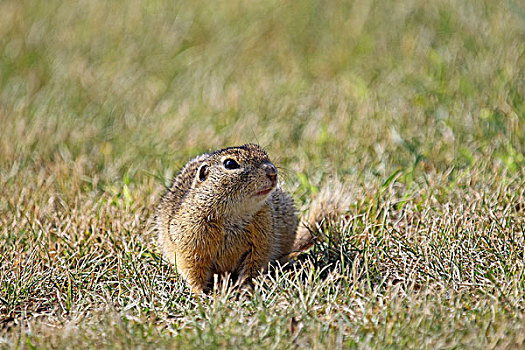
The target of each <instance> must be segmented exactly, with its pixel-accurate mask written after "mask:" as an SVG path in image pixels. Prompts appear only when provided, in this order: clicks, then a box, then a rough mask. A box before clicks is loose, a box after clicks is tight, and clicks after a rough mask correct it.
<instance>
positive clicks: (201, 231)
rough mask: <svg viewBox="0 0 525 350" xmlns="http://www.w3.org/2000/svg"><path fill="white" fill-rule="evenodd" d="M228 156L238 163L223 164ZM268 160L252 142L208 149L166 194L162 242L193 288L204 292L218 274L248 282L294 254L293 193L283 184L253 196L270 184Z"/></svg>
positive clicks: (160, 213)
mask: <svg viewBox="0 0 525 350" xmlns="http://www.w3.org/2000/svg"><path fill="white" fill-rule="evenodd" d="M227 158H230V159H234V160H235V161H236V162H237V163H238V164H239V165H240V168H239V169H234V170H229V169H226V168H225V166H224V164H223V162H224V160H225V159H227ZM268 163H270V159H269V157H268V154H267V153H266V151H265V150H263V149H262V148H261V147H259V146H258V145H255V144H246V145H243V146H239V147H230V148H225V149H221V150H218V151H216V152H213V153H209V154H203V155H200V156H198V157H196V158H194V159H192V160H190V161H189V162H188V163H187V164H186V165H185V166H184V168H183V169H182V170H181V171H180V173H179V174H178V175H177V176H176V177H175V179H174V180H173V183H172V185H171V186H170V187H169V189H168V190H167V191H166V192H165V193H164V195H163V196H162V198H161V200H160V203H159V205H158V209H157V214H156V225H157V229H158V234H159V236H158V239H159V246H160V248H161V249H162V252H163V254H164V256H165V257H166V258H167V259H168V260H169V261H170V262H172V263H174V264H175V265H176V267H177V270H178V272H179V273H180V274H181V275H182V276H183V277H184V278H186V280H187V281H188V283H189V284H190V285H191V287H192V289H193V290H194V291H195V292H202V291H203V290H205V289H206V288H207V287H208V286H209V283H210V281H211V278H212V276H213V274H215V273H218V274H223V273H227V272H229V273H231V274H232V275H234V276H238V277H239V278H240V279H241V280H249V279H250V278H252V277H254V276H255V275H256V274H257V273H259V271H261V270H264V269H265V268H266V267H267V266H268V263H269V262H271V261H275V260H279V261H281V262H284V261H285V260H286V257H287V255H288V254H289V253H290V252H291V250H292V246H293V243H294V240H295V236H296V231H297V215H296V213H295V208H294V204H293V200H292V198H291V197H290V196H289V195H288V194H287V193H286V192H284V191H283V190H281V189H280V188H274V189H273V190H272V192H270V193H269V194H267V195H262V196H261V195H259V196H254V194H255V193H257V192H259V191H261V190H264V189H266V188H269V187H271V186H272V181H271V180H270V179H269V178H268V176H267V175H266V172H265V170H264V164H268ZM202 166H204V168H203V169H204V170H203V173H204V175H205V176H200V175H201V174H200V169H201V167H202Z"/></svg>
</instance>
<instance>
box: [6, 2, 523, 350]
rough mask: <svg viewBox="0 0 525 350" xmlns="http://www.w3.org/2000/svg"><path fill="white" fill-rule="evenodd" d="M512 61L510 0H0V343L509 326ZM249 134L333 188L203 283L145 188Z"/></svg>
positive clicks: (488, 340) (519, 146) (519, 167)
mask: <svg viewBox="0 0 525 350" xmlns="http://www.w3.org/2000/svg"><path fill="white" fill-rule="evenodd" d="M524 74H525V7H524V6H523V5H522V4H521V3H520V2H519V1H514V0H508V1H503V2H497V1H470V0H468V1H459V0H452V1H440V0H438V1H433V2H418V1H402V2H399V1H375V2H372V1H367V0H358V1H353V2H343V1H314V0H298V1H275V0H262V1H256V2H254V1H243V0H233V1H215V2H213V1H212V2H210V1H193V2H182V3H181V2H174V1H160V0H146V1H137V0H132V1H99V0H92V1H80V2H77V1H75V2H73V1H55V0H50V1H37V0H35V1H29V0H28V1H25V0H3V1H0V347H6V348H80V347H81V348H84V347H88V348H150V347H158V348H164V347H175V348H179V347H181V348H186V347H189V348H224V347H248V346H250V347H253V348H296V347H297V348H314V349H325V348H334V347H335V348H341V347H343V348H401V349H405V348H418V349H419V348H482V349H486V348H514V347H518V348H521V347H523V346H524V343H525V337H524V335H523V334H525V309H524V305H525V304H524V303H525V243H524V234H525V184H524V175H525V171H524V170H523V169H524V167H525V75H524ZM246 142H257V143H259V144H261V145H262V146H263V147H265V148H266V149H267V150H268V152H269V154H270V156H271V158H272V159H273V160H274V162H275V163H276V164H277V165H278V167H279V169H280V178H281V183H282V186H283V187H284V188H285V189H287V190H288V191H290V193H291V194H292V195H293V197H294V199H295V201H296V204H297V206H298V209H299V210H300V213H301V215H307V213H308V208H309V206H310V203H311V202H312V201H313V200H314V198H315V197H316V196H317V195H319V194H322V193H324V192H323V191H325V190H326V189H329V188H334V186H335V188H344V191H342V196H343V197H345V200H344V202H345V203H350V204H348V205H347V207H346V210H345V213H344V215H341V216H335V217H331V218H330V219H329V220H327V221H326V222H325V223H324V224H323V225H322V226H321V227H319V228H317V234H318V235H319V237H321V238H320V240H319V242H318V243H317V244H316V246H315V247H314V248H313V249H312V250H311V251H310V252H308V253H305V254H304V255H302V256H300V257H299V259H298V260H297V261H296V262H295V264H294V265H293V266H291V267H287V268H284V269H277V271H274V272H273V273H271V274H269V275H265V276H261V277H260V278H259V279H258V280H257V281H256V285H255V288H254V291H253V292H252V293H246V292H241V291H238V290H236V289H231V288H229V286H228V285H219V286H218V287H217V289H216V290H214V291H213V292H212V293H211V294H210V295H209V296H207V297H205V298H202V299H201V300H197V299H195V298H194V297H193V296H192V295H190V293H189V290H188V288H187V286H186V285H185V284H184V283H183V282H182V281H181V280H179V278H178V276H177V274H176V273H175V271H174V270H173V268H172V267H171V266H169V264H167V263H166V262H164V261H162V260H161V257H160V255H159V253H158V250H157V248H156V245H155V240H154V238H155V234H154V232H152V230H151V225H150V220H151V216H152V213H153V210H154V207H155V202H156V200H157V199H158V197H159V195H160V194H161V193H162V191H163V186H164V185H165V184H166V183H167V182H168V181H169V179H170V177H171V176H173V174H175V173H176V171H177V170H178V169H179V168H180V167H181V166H182V165H184V163H185V162H186V161H187V160H188V159H189V158H191V157H193V156H195V155H196V154H198V153H200V152H204V151H207V150H210V149H217V148H222V147H225V146H231V145H237V144H242V143H246ZM341 185H342V186H341Z"/></svg>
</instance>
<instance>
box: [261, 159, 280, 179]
mask: <svg viewBox="0 0 525 350" xmlns="http://www.w3.org/2000/svg"><path fill="white" fill-rule="evenodd" d="M262 168H263V169H264V172H265V173H266V176H268V178H269V179H270V180H272V182H275V181H276V180H277V168H276V167H275V165H273V164H272V163H269V162H268V163H263V164H262Z"/></svg>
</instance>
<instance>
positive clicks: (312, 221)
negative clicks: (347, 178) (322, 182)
mask: <svg viewBox="0 0 525 350" xmlns="http://www.w3.org/2000/svg"><path fill="white" fill-rule="evenodd" d="M352 200H353V196H352V194H351V192H350V191H348V189H347V188H346V187H345V186H344V185H343V184H341V183H340V182H336V183H334V184H330V185H328V186H326V187H323V188H322V189H321V190H320V191H319V193H318V194H317V195H316V196H315V198H314V199H313V200H312V203H311V204H310V210H309V211H308V213H307V214H306V215H305V216H304V217H303V219H302V220H301V222H300V223H299V226H298V228H297V234H296V237H295V241H294V245H293V248H292V255H293V256H297V255H298V254H300V253H301V252H304V251H306V250H308V249H310V248H311V247H312V246H313V245H314V244H315V241H316V239H317V236H318V235H317V232H319V230H320V229H321V227H322V226H323V224H325V223H328V222H329V221H330V220H336V219H337V218H338V217H341V216H342V215H344V213H345V211H346V210H348V208H349V206H350V204H351V203H352Z"/></svg>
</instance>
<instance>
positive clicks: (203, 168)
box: [197, 164, 209, 182]
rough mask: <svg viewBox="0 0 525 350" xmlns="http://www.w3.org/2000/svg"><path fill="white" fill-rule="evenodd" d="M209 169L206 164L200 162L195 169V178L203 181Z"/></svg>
mask: <svg viewBox="0 0 525 350" xmlns="http://www.w3.org/2000/svg"><path fill="white" fill-rule="evenodd" d="M208 173H209V169H208V164H202V165H201V166H200V167H199V170H197V178H198V180H199V181H201V182H202V181H204V180H206V178H207V177H208Z"/></svg>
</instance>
